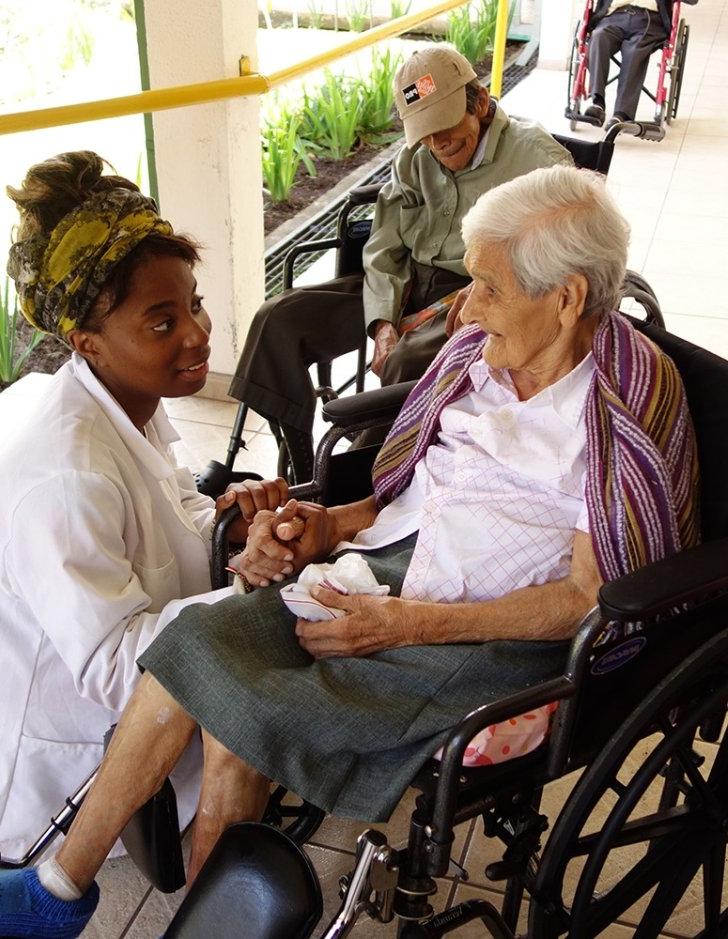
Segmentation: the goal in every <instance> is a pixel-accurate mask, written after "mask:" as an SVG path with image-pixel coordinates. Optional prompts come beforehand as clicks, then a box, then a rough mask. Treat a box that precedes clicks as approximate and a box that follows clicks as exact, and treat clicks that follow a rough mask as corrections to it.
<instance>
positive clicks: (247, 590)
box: [238, 574, 255, 593]
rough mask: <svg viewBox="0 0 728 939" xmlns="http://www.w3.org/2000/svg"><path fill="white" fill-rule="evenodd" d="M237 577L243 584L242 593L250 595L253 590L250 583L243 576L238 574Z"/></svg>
mask: <svg viewBox="0 0 728 939" xmlns="http://www.w3.org/2000/svg"><path fill="white" fill-rule="evenodd" d="M238 577H240V579H241V580H242V582H243V593H252V592H253V591H254V590H255V587H254V586H253V585H252V584H251V583H250V581H249V580H248V578H247V577H246V576H245V574H238Z"/></svg>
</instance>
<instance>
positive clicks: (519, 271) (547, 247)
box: [463, 166, 629, 314]
mask: <svg viewBox="0 0 728 939" xmlns="http://www.w3.org/2000/svg"><path fill="white" fill-rule="evenodd" d="M463 240H464V242H465V247H466V249H467V248H469V247H470V246H471V245H473V244H475V243H476V242H479V243H482V242H495V243H497V244H500V245H503V246H505V248H506V250H507V251H508V253H509V255H510V259H511V267H512V270H513V274H514V277H515V279H516V281H517V283H518V285H519V286H520V288H521V290H523V292H524V293H526V294H527V295H528V296H529V297H531V298H532V299H536V298H537V297H542V296H544V295H545V294H547V293H548V292H549V291H550V290H553V289H554V288H555V287H559V286H560V285H562V284H564V283H565V282H566V279H567V278H568V277H569V276H570V275H573V274H583V275H584V277H586V279H587V282H588V284H589V291H588V294H587V298H586V304H585V307H584V313H585V314H590V313H605V312H607V311H608V310H613V309H615V308H616V307H617V304H618V302H619V296H620V288H621V286H622V281H623V280H624V272H625V267H626V264H627V245H628V243H629V225H628V224H627V222H626V221H625V219H624V218H623V217H622V215H621V213H620V211H619V209H618V208H617V206H616V204H615V202H614V200H613V199H612V197H611V196H610V195H609V194H608V192H607V190H606V187H605V185H604V179H603V178H602V177H601V176H599V175H598V174H597V173H592V172H590V171H589V170H578V169H575V168H574V167H571V166H550V167H547V168H545V169H538V170H533V172H531V173H527V174H526V175H525V176H519V177H517V178H516V179H512V180H510V182H507V183H503V185H501V186H497V187H496V188H495V189H491V190H490V191H489V192H487V193H485V194H484V195H482V196H481V197H480V198H479V199H478V201H477V202H476V203H475V205H474V206H473V208H472V209H471V210H470V211H469V212H468V214H467V215H466V216H465V218H464V219H463Z"/></svg>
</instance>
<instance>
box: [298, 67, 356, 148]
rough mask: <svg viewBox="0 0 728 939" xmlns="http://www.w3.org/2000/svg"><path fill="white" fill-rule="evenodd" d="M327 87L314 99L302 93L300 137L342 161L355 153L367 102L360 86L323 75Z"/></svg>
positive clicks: (322, 88)
mask: <svg viewBox="0 0 728 939" xmlns="http://www.w3.org/2000/svg"><path fill="white" fill-rule="evenodd" d="M324 76H325V81H324V84H323V85H322V86H321V87H320V88H319V89H317V93H316V94H315V95H311V94H309V93H308V91H307V90H306V89H304V92H303V107H302V111H301V114H302V123H301V132H300V135H301V137H302V138H303V139H304V140H306V141H310V142H311V143H312V144H314V145H315V146H316V147H317V148H318V150H319V152H320V153H321V154H322V155H323V156H327V157H330V158H331V159H333V160H342V159H343V158H344V157H346V156H348V155H349V154H350V153H351V151H352V150H353V149H354V146H355V144H356V142H357V138H358V133H357V129H358V127H359V125H360V123H361V116H362V111H363V107H364V102H363V99H362V94H361V82H360V81H357V80H356V79H348V78H345V77H342V76H340V75H339V76H337V75H334V74H332V73H331V72H330V71H329V70H328V69H326V70H325V71H324Z"/></svg>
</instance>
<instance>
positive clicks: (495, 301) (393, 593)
mask: <svg viewBox="0 0 728 939" xmlns="http://www.w3.org/2000/svg"><path fill="white" fill-rule="evenodd" d="M463 238H464V243H465V247H466V252H465V264H466V269H467V271H468V274H469V275H470V276H471V277H472V280H473V287H472V290H471V292H470V294H469V296H468V300H467V303H466V304H465V307H464V309H463V311H462V313H461V317H462V320H463V322H464V324H465V325H464V326H463V327H462V328H461V329H459V330H458V331H457V332H456V333H455V335H454V336H453V338H452V339H451V340H450V341H449V342H448V343H447V345H446V346H445V347H444V348H443V349H442V350H441V351H440V353H439V354H438V356H437V357H436V358H435V360H434V362H433V363H432V365H431V366H430V368H429V369H428V370H427V372H426V374H425V375H424V376H423V378H422V379H421V380H420V382H419V383H418V384H417V386H416V387H415V388H414V390H413V392H412V394H411V395H410V397H409V398H408V399H407V401H406V402H405V404H404V407H403V408H402V411H401V413H400V415H399V417H398V419H397V421H396V422H395V424H394V427H393V428H392V431H391V433H390V434H389V436H388V438H387V440H386V442H385V444H384V447H383V448H382V451H381V453H380V455H379V457H378V460H377V462H376V464H375V466H374V471H373V477H374V487H375V495H374V496H372V497H370V498H368V499H365V500H363V501H361V502H357V503H353V504H350V505H344V506H339V507H337V508H331V509H326V508H324V507H323V506H318V505H312V504H306V503H299V504H296V503H295V502H291V503H289V504H288V505H287V506H286V508H284V509H283V511H282V512H281V513H279V515H277V516H276V514H275V513H274V512H273V511H267V510H264V511H261V512H258V513H257V514H256V516H255V518H254V520H253V523H252V525H251V527H250V531H249V533H248V543H247V546H246V548H245V551H244V553H243V556H242V559H241V561H240V565H241V570H242V572H243V573H244V574H245V576H246V577H247V579H248V581H249V583H250V584H251V585H253V586H255V587H256V589H254V590H253V591H252V592H251V593H248V594H247V595H237V596H233V597H229V598H226V599H224V600H221V601H220V602H219V603H216V604H213V605H210V606H208V605H203V604H200V605H197V606H188V607H187V608H186V609H185V610H184V611H182V613H181V614H180V616H179V617H178V618H177V619H176V620H175V621H174V622H173V623H171V624H169V625H168V626H167V628H166V629H165V630H164V632H163V633H162V634H161V635H160V636H159V637H158V638H157V639H156V640H155V641H154V642H153V643H152V645H151V646H150V647H149V648H148V649H147V650H146V652H144V653H143V654H142V655H141V658H140V660H139V662H140V665H141V666H142V667H143V668H144V669H145V674H144V676H143V678H142V679H141V681H140V683H139V685H138V686H137V691H136V692H135V694H134V696H133V699H132V701H131V702H130V704H129V705H128V707H127V709H126V711H125V713H124V715H123V716H122V718H121V721H120V723H119V725H118V728H117V731H116V733H115V735H114V738H113V740H112V742H111V746H110V749H109V752H108V754H107V756H106V757H105V760H104V763H103V764H102V767H101V770H100V773H99V776H98V778H97V781H96V782H95V784H94V786H93V788H92V790H91V792H90V794H89V796H88V798H87V800H86V802H85V803H84V805H83V807H82V809H81V812H80V814H79V816H78V818H77V819H76V821H75V823H74V825H73V827H72V828H71V830H70V833H69V835H68V837H67V839H66V841H65V842H64V844H63V845H62V847H61V849H60V851H59V853H58V855H57V856H56V857H55V858H54V859H50V860H49V861H46V862H44V864H43V865H42V866H41V868H40V869H39V871H38V872H36V871H34V870H24V871H12V872H6V873H3V874H2V875H1V876H0V934H2V935H3V936H20V935H28V934H29V932H31V931H32V929H33V928H36V929H40V928H41V927H42V929H43V930H44V932H43V933H42V934H43V935H47V936H52V935H56V934H58V935H60V934H61V932H60V930H61V929H63V930H66V931H65V932H63V935H64V936H73V935H77V934H78V933H79V932H80V931H81V929H83V927H84V924H85V923H86V922H87V921H88V919H89V917H90V916H91V915H92V912H93V909H94V907H95V904H96V902H97V899H98V889H97V887H96V886H95V885H94V883H93V880H94V876H95V874H96V872H97V871H98V869H99V867H100V865H101V864H102V862H103V860H104V858H105V856H106V854H107V852H108V851H109V848H110V847H111V845H112V844H113V842H114V840H115V838H116V836H117V834H118V832H119V831H120V830H121V829H122V828H123V826H124V825H125V823H126V821H127V819H128V818H129V817H130V816H131V814H132V813H133V812H134V811H135V810H136V809H137V808H138V807H139V806H140V805H142V804H143V803H144V802H145V801H146V800H147V799H148V797H149V796H150V795H151V794H152V793H153V792H156V791H157V789H158V788H159V787H160V785H161V784H162V782H163V780H164V778H165V776H166V774H167V773H168V772H169V771H170V769H171V768H172V767H173V766H174V765H175V763H176V761H177V759H178V757H179V754H180V753H181V752H182V751H183V750H184V749H185V747H186V746H187V744H188V742H189V740H190V739H191V738H192V737H193V736H194V735H195V734H196V732H197V727H198V725H199V726H201V727H202V735H203V741H204V749H205V769H204V775H203V783H202V790H201V795H200V803H199V811H198V814H197V818H196V821H195V828H194V833H193V845H192V854H191V858H190V867H189V873H188V882H190V881H192V880H194V878H195V876H196V874H197V873H198V871H199V869H200V867H201V865H202V864H203V862H204V860H205V858H206V857H207V856H208V854H209V852H210V850H211V849H212V847H213V845H214V844H215V842H216V840H217V838H218V837H219V835H220V834H221V833H222V832H223V831H224V829H225V828H226V827H227V826H228V825H230V824H231V823H233V822H236V821H241V820H257V819H260V817H261V814H262V812H263V810H264V807H265V804H266V800H267V798H268V794H269V787H270V781H271V780H273V779H275V780H277V781H279V782H280V783H281V784H282V785H284V786H285V787H286V788H288V789H290V790H292V791H294V792H297V793H298V794H299V795H300V796H302V797H304V798H305V799H307V800H309V801H310V802H312V803H314V804H315V805H318V806H320V807H321V808H323V809H325V810H326V811H329V812H334V813H336V814H337V815H343V816H350V817H353V818H368V819H373V820H386V819H387V818H388V817H389V815H390V814H391V812H392V811H393V809H394V807H395V806H396V804H397V802H398V800H399V799H400V797H401V795H402V793H403V791H404V790H405V788H406V787H407V786H408V784H409V783H410V781H411V779H412V778H413V777H414V775H415V774H416V772H417V770H418V769H419V768H420V767H421V766H422V764H423V763H425V762H426V761H427V760H428V758H430V757H431V756H432V755H433V754H434V753H435V751H436V750H437V749H438V747H440V746H441V745H442V743H443V741H444V739H445V737H446V736H447V734H448V732H449V731H450V729H451V728H452V727H453V726H454V725H456V724H457V723H458V722H459V721H460V720H461V719H462V718H463V717H464V716H465V715H466V714H467V713H469V712H470V711H471V710H472V709H473V708H475V707H476V706H479V705H482V704H484V703H487V702H488V701H492V700H497V699H500V698H502V697H503V696H505V695H507V694H509V693H511V692H514V691H516V690H520V689H523V688H524V687H527V686H528V685H531V684H533V683H536V682H539V681H542V680H545V679H548V678H552V677H555V676H556V675H557V674H559V673H560V672H561V670H562V668H563V666H564V662H565V656H566V650H567V648H568V640H569V639H570V637H572V636H573V635H574V634H575V632H576V630H577V629H578V626H579V624H580V622H581V621H582V619H583V617H584V616H585V615H586V614H587V612H588V611H589V610H590V609H591V608H592V607H593V606H594V605H595V603H596V600H597V591H598V588H599V585H600V584H601V583H602V582H603V581H605V580H610V579H613V578H616V577H619V576H620V575H622V574H625V573H627V572H628V571H632V570H635V569H636V568H639V567H640V566H642V565H644V564H646V563H649V562H651V561H655V560H657V559H658V558H661V557H664V556H666V555H669V554H672V553H673V552H675V551H679V550H680V549H682V548H687V547H690V546H691V545H693V544H695V543H696V540H697V535H698V527H697V505H696V499H697V488H698V487H697V462H696V447H695V439H694V435H693V430H692V425H691V422H690V417H689V414H688V411H687V404H686V400H685V393H684V390H683V387H682V383H681V381H680V377H679V374H678V372H677V369H676V367H675V365H674V364H673V363H672V362H671V360H670V359H669V358H668V357H667V356H665V355H664V353H662V352H661V351H660V350H659V349H658V348H657V347H656V346H654V345H653V343H652V342H651V341H650V340H649V339H647V338H646V337H645V336H644V335H642V334H641V333H638V332H636V331H635V329H634V328H633V326H632V325H631V324H630V323H629V322H628V321H627V320H626V319H624V318H623V317H622V316H621V315H620V314H618V313H616V312H613V311H614V308H615V305H616V303H617V300H618V297H619V292H620V287H621V284H622V280H623V277H624V271H625V263H626V257H627V242H628V226H627V223H626V222H625V221H624V219H623V218H622V216H621V215H620V214H619V212H618V210H617V208H616V206H615V205H614V203H613V202H612V200H611V197H610V196H609V195H608V194H607V192H606V189H605V186H604V182H603V180H602V179H601V177H598V176H596V175H595V174H592V173H589V172H585V171H581V170H576V169H573V168H569V167H562V166H555V167H551V168H549V169H540V170H535V171H534V172H532V173H530V174H528V175H527V176H522V177H520V178H518V179H515V180H512V181H511V182H508V183H505V184H504V185H503V186H500V187H498V188H496V189H492V190H491V191H490V192H489V193H487V194H486V195H484V196H482V197H481V198H480V199H479V200H478V202H477V203H476V205H475V207H474V208H473V209H472V210H471V211H470V212H469V213H468V215H467V216H466V217H465V220H464V222H463ZM658 404H659V407H658V406H657V405H658ZM667 415H670V419H671V422H670V423H666V416H667ZM615 426H616V427H618V428H619V430H618V431H615V429H614V428H615ZM625 465H629V466H630V469H631V472H630V477H629V480H628V481H625V479H624V477H623V475H622V474H621V473H620V472H619V471H618V468H619V467H623V466H625ZM645 494H647V495H645ZM294 518H298V519H299V520H303V523H304V524H303V529H302V531H300V532H299V533H298V535H297V536H296V537H295V538H293V539H291V540H287V541H281V540H280V531H279V529H278V528H277V527H275V526H277V525H279V524H280V522H281V519H283V520H284V521H285V520H289V521H290V520H292V519H294ZM342 551H355V552H360V553H362V554H363V555H364V556H365V557H366V558H367V560H368V561H369V564H370V567H371V569H372V571H373V572H374V574H375V576H376V577H377V580H378V581H379V582H380V583H382V584H387V585H389V587H390V595H389V596H384V597H382V596H343V595H341V594H339V593H336V592H334V591H331V590H326V589H323V588H316V589H315V591H314V595H315V597H316V598H317V599H318V600H319V601H320V602H322V603H324V604H326V605H327V606H330V607H333V608H336V609H338V610H340V611H342V613H343V615H342V616H341V617H340V618H336V619H332V620H330V621H325V622H307V621H305V620H298V621H297V620H296V618H295V616H294V615H293V614H292V613H291V612H290V611H289V610H288V609H287V607H286V606H285V605H284V602H283V600H282V598H281V595H280V590H279V587H278V586H277V585H273V584H272V583H271V581H272V579H273V578H275V577H280V575H281V574H282V573H283V572H284V571H285V569H286V566H290V565H292V566H293V567H294V569H295V570H296V571H299V570H301V568H302V567H303V566H304V565H305V564H307V563H308V562H310V561H315V560H321V559H324V558H326V557H328V556H330V555H331V554H332V553H334V554H336V553H340V552H342ZM266 584H267V585H269V586H264V585H266ZM59 885H61V886H59ZM23 929H25V932H23V931H22V930H23ZM53 930H58V932H57V933H56V932H54V931H53ZM33 934H34V935H35V934H36V933H33ZM37 934H40V932H38V933H37Z"/></svg>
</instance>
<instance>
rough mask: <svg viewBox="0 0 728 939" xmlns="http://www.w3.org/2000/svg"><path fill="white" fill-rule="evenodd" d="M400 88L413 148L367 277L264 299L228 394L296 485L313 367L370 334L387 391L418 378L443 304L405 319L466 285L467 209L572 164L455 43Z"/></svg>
mask: <svg viewBox="0 0 728 939" xmlns="http://www.w3.org/2000/svg"><path fill="white" fill-rule="evenodd" d="M394 91H395V101H396V104H397V110H398V112H399V116H400V117H401V118H402V123H403V125H404V132H405V140H406V144H405V146H403V147H402V149H401V150H400V151H399V153H398V154H397V156H396V157H395V159H394V162H393V164H392V176H391V179H390V181H389V182H388V183H386V184H385V186H384V187H383V188H382V191H381V192H380V194H379V197H378V199H377V204H376V209H375V213H374V222H373V226H372V233H371V236H370V238H369V240H368V241H367V243H366V245H365V247H364V256H363V264H364V273H363V275H362V274H349V275H347V276H345V277H339V278H336V279H335V280H332V281H329V282H328V283H326V284H318V285H316V286H312V287H301V288H295V289H292V290H288V291H286V292H284V293H282V294H280V295H278V296H276V297H273V298H272V299H270V300H268V301H266V303H264V304H263V306H262V307H261V308H260V309H259V310H258V312H257V313H256V315H255V319H254V320H253V323H252V324H251V327H250V331H249V333H248V336H247V339H246V342H245V347H244V348H243V352H242V355H241V357H240V361H239V363H238V367H237V369H236V372H235V377H234V378H233V381H232V384H231V386H230V394H231V395H232V396H233V397H235V398H237V399H238V400H240V401H242V402H244V403H245V404H247V405H248V406H249V407H251V408H253V409H254V410H255V411H257V412H258V413H259V414H261V415H262V416H263V417H265V418H267V419H268V420H269V421H270V422H271V423H272V426H273V429H274V432H275V433H277V434H278V433H279V432H280V434H282V436H283V438H284V439H285V442H286V445H287V447H288V452H289V455H290V457H291V462H292V466H293V470H294V475H295V478H296V481H297V482H304V481H306V480H308V479H311V477H312V475H313V438H312V435H311V434H312V428H313V418H314V412H315V408H316V399H315V396H314V388H313V384H312V382H311V378H310V376H309V372H308V369H309V367H310V366H311V365H312V364H313V363H314V362H331V361H332V360H333V359H334V358H336V357H338V356H340V355H343V354H344V353H346V352H350V351H352V350H353V349H357V348H358V347H359V346H360V345H361V343H362V342H363V340H364V336H365V331H366V334H367V335H369V336H371V337H372V338H373V339H374V359H373V362H372V369H373V371H374V372H375V374H376V375H378V376H379V377H380V378H381V381H382V384H383V385H389V384H394V383H395V382H398V381H408V380H409V379H412V378H419V377H420V375H422V374H423V372H424V371H425V369H426V368H427V366H428V365H429V364H430V362H431V361H432V359H433V358H434V356H435V353H436V352H437V351H438V350H439V349H440V347H441V346H442V345H443V343H444V342H445V338H446V337H445V331H444V323H445V317H446V315H447V306H446V305H445V306H444V307H443V309H442V310H441V311H440V312H439V314H438V315H437V316H435V317H434V318H432V319H430V320H429V321H427V322H426V323H423V324H422V325H421V326H420V327H419V328H417V329H413V330H410V331H408V332H406V333H405V334H404V335H402V336H400V333H399V331H398V325H399V321H400V318H401V317H402V316H403V315H406V314H410V313H414V312H416V311H419V310H421V309H423V308H424V307H428V306H430V305H431V304H433V303H434V302H435V301H438V300H441V299H442V298H443V297H445V296H446V295H448V294H451V293H452V292H453V291H455V290H457V289H459V288H460V287H463V286H465V284H467V283H468V280H469V278H468V277H467V273H466V270H465V267H464V265H463V253H464V248H463V242H462V237H461V234H460V226H461V223H462V220H463V217H464V216H465V214H466V213H467V211H468V210H469V209H470V208H471V206H472V205H473V204H474V202H475V200H476V199H477V198H478V196H480V195H482V193H484V192H487V191H488V190H489V189H491V188H492V187H493V186H498V185H500V183H503V182H506V181H507V180H509V179H513V178H514V177H516V176H521V175H522V174H523V173H528V172H529V171H530V170H532V169H536V168H538V167H541V166H551V165H553V164H556V163H568V164H571V163H572V160H571V156H570V155H569V153H568V152H567V151H566V150H565V149H564V148H563V147H561V146H560V145H559V144H557V143H556V141H555V140H554V139H553V137H552V136H551V135H550V134H549V133H548V132H547V131H546V130H544V129H543V128H542V127H541V126H540V125H539V124H536V123H533V122H531V121H526V120H522V119H520V118H518V119H517V118H509V117H508V116H507V115H506V113H505V112H504V111H503V110H502V108H500V107H499V106H498V105H497V104H496V102H495V100H494V99H492V98H491V97H490V95H489V94H488V91H487V89H485V88H484V87H483V86H482V85H481V84H480V82H479V81H478V79H477V76H476V74H475V72H474V71H473V69H472V67H471V65H470V63H469V62H468V60H467V59H466V58H464V56H462V55H460V53H459V52H457V51H456V50H455V49H453V48H452V47H450V46H447V45H445V44H442V43H438V44H433V45H431V46H429V47H428V48H426V49H423V50H421V51H419V52H415V53H414V54H413V55H412V56H411V57H410V58H409V59H408V60H407V62H405V64H404V65H403V66H402V67H401V68H400V69H399V71H398V72H397V74H396V76H395V79H394Z"/></svg>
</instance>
